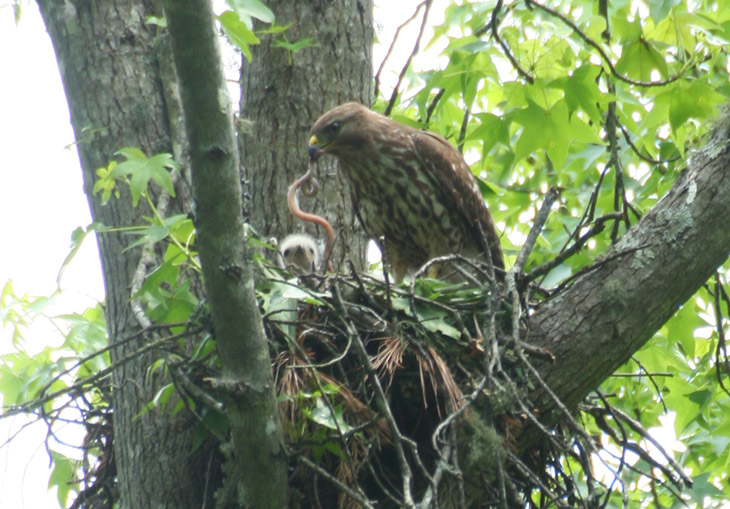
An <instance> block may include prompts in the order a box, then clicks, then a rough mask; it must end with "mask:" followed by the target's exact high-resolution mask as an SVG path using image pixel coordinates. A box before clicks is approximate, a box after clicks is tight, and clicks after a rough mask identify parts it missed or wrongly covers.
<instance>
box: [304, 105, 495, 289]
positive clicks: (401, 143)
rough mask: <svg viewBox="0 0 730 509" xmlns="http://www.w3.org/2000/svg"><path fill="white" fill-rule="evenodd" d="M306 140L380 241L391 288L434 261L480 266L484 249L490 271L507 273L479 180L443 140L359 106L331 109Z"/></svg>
mask: <svg viewBox="0 0 730 509" xmlns="http://www.w3.org/2000/svg"><path fill="white" fill-rule="evenodd" d="M310 134H311V138H310V140H309V155H310V158H311V159H312V160H316V159H317V158H319V157H320V156H322V155H323V154H331V155H333V156H335V157H337V158H338V159H339V161H340V165H341V167H342V171H343V172H344V174H345V177H346V178H347V180H348V181H349V183H350V186H351V191H352V197H353V202H354V205H355V209H356V212H357V214H358V217H359V218H360V221H361V223H362V224H363V226H364V228H365V230H366V232H367V233H368V235H370V236H372V237H374V238H375V239H376V240H377V239H379V238H380V237H383V238H384V240H385V246H384V247H385V253H386V255H387V259H388V261H389V262H390V264H391V267H392V270H393V277H394V279H395V280H396V282H400V281H401V280H402V279H403V276H404V275H405V274H406V273H408V272H412V271H415V270H417V269H418V268H419V267H420V266H422V265H423V264H424V263H425V262H427V261H428V260H430V259H432V258H434V257H437V256H443V255H449V254H453V253H459V254H462V255H464V256H466V257H469V258H481V259H482V260H484V259H485V258H484V256H483V255H484V253H485V252H486V251H485V249H486V248H487V247H488V248H489V252H490V253H491V256H492V262H493V263H494V266H495V268H497V269H503V268H504V259H503V258H502V249H501V247H500V245H499V236H498V235H497V229H496V228H495V226H494V221H493V220H492V216H491V215H490V214H489V211H488V210H487V207H486V205H485V203H484V198H483V197H482V193H481V191H480V190H479V186H478V185H477V182H476V179H475V178H474V175H473V174H472V172H471V170H470V169H469V165H467V164H466V161H464V158H463V157H462V155H461V154H460V153H459V151H458V150H456V148H454V147H453V146H452V145H451V144H450V143H449V142H448V141H446V139H444V138H443V137H441V136H439V135H437V134H434V133H431V132H427V131H420V130H418V129H413V128H412V127H408V126H406V125H403V124H400V123H398V122H396V121H394V120H392V119H390V118H388V117H385V116H383V115H379V114H378V113H375V112H373V111H370V110H369V109H367V108H366V107H365V106H363V105H361V104H358V103H346V104H343V105H341V106H337V107H336V108H333V109H332V110H330V111H328V112H327V113H325V114H324V115H323V116H322V117H321V118H320V119H319V120H317V122H316V123H315V124H314V126H313V127H312V130H311V133H310ZM485 242H486V245H485ZM381 247H383V246H381ZM431 275H435V273H434V271H431Z"/></svg>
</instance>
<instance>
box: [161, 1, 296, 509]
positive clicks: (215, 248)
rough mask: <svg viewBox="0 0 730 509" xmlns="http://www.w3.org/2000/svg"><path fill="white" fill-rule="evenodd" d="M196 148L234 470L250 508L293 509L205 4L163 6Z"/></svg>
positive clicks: (204, 261)
mask: <svg viewBox="0 0 730 509" xmlns="http://www.w3.org/2000/svg"><path fill="white" fill-rule="evenodd" d="M164 8H165V16H166V18H167V21H168V28H169V32H170V38H171V42H172V49H173V55H174V59H175V67H176V68H177V72H178V76H179V78H180V92H181V93H180V96H181V99H182V104H183V111H184V114H185V127H186V132H187V135H188V140H189V147H190V166H191V171H192V180H193V192H194V195H195V203H196V213H197V217H196V221H195V227H196V231H197V235H198V236H197V238H198V245H199V253H200V264H201V267H202V270H203V276H204V281H205V290H206V295H207V297H208V302H209V303H210V312H211V318H212V322H213V328H214V331H215V337H216V344H217V348H218V354H219V357H220V360H221V364H222V368H223V376H224V378H226V379H230V380H231V381H233V382H236V383H238V384H239V385H240V387H243V388H244V390H242V391H241V392H240V393H238V394H236V397H231V396H230V395H228V396H229V397H228V399H227V400H226V402H225V403H226V412H227V414H228V418H229V422H230V424H231V436H232V437H233V450H234V461H235V463H236V466H237V468H238V469H239V471H240V472H241V473H242V475H241V479H239V480H238V481H239V482H240V483H241V484H242V486H243V491H244V492H245V495H246V504H247V505H250V506H252V507H261V508H266V507H277V508H278V507H285V506H286V505H287V475H286V461H285V460H286V457H285V453H284V450H283V447H282V444H283V437H282V432H281V424H280V421H279V414H278V411H277V404H276V399H275V395H274V384H273V376H272V373H271V366H270V363H269V350H268V346H267V342H266V336H265V333H264V328H263V324H262V322H261V316H260V314H259V310H258V305H257V302H256V296H255V294H254V284H253V273H252V269H251V266H250V264H249V263H248V261H247V258H246V256H245V252H244V251H245V239H244V228H243V220H242V218H241V210H242V203H241V194H242V193H241V182H240V178H239V173H238V171H239V161H238V147H237V145H236V137H235V133H234V129H233V115H232V113H231V108H230V102H229V100H228V93H227V90H226V84H225V80H224V78H223V70H222V67H221V66H222V64H221V58H220V51H219V49H218V42H217V39H216V31H215V25H214V18H213V12H212V7H211V4H210V2H209V1H208V0H165V2H164Z"/></svg>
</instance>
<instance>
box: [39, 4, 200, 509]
mask: <svg viewBox="0 0 730 509" xmlns="http://www.w3.org/2000/svg"><path fill="white" fill-rule="evenodd" d="M38 4H39V6H40V10H41V13H42V15H43V18H44V21H45V24H46V27H47V30H48V32H49V34H50V36H51V39H52V42H53V46H54V49H55V53H56V57H57V59H58V63H59V69H60V72H61V78H62V80H63V84H64V88H65V91H66V97H67V100H68V104H69V109H70V113H71V123H72V125H73V128H74V133H75V136H76V141H77V144H76V147H77V149H78V152H79V158H80V161H81V167H82V169H83V177H84V189H85V191H86V194H87V196H88V200H89V205H90V208H91V215H92V217H93V218H94V221H95V222H99V223H102V224H104V225H105V226H107V227H125V226H130V225H139V224H143V223H144V221H143V219H142V216H143V215H144V214H148V213H149V210H144V208H143V207H141V206H140V207H138V208H136V209H135V208H134V207H133V206H132V203H131V200H130V197H129V193H128V192H127V191H128V190H127V189H121V188H120V191H121V193H122V195H121V197H120V198H119V199H112V200H110V202H109V203H108V204H107V205H104V206H102V205H101V202H100V198H99V196H94V194H93V187H94V183H95V181H96V170H97V169H98V168H100V167H106V166H107V165H108V164H109V161H110V160H112V159H113V158H114V153H115V152H116V151H117V150H119V149H120V148H122V147H138V148H140V149H142V150H143V151H144V152H145V153H146V154H148V155H151V154H156V153H159V152H172V149H171V145H172V143H171V134H170V127H169V124H168V122H167V119H168V112H167V110H166V105H167V104H166V103H167V102H169V99H167V98H165V97H164V96H163V89H162V86H163V85H162V81H163V79H162V78H161V75H160V64H159V63H158V61H157V59H156V51H155V34H156V33H157V31H158V29H157V27H156V26H153V25H146V24H145V18H146V17H147V16H149V15H157V16H159V15H160V14H161V7H160V6H159V5H158V3H157V2H155V1H150V0H145V1H141V0H114V1H105V2H88V1H65V2H58V1H56V0H38ZM181 187H182V186H181ZM181 191H182V190H181ZM183 195H184V194H183V193H182V192H179V193H178V200H180V197H181V196H183ZM173 207H174V208H176V209H177V210H183V209H184V208H185V207H184V206H182V205H181V204H180V203H179V202H178V203H177V204H173ZM134 240H136V239H135V237H133V236H131V235H124V234H122V233H103V234H100V235H99V236H98V241H99V250H100V256H101V262H102V269H103V272H104V285H105V288H106V305H105V312H106V321H107V328H108V332H109V340H110V343H111V344H112V345H118V346H117V347H116V348H113V349H112V350H111V351H110V355H111V360H112V362H113V363H115V362H116V361H118V360H119V359H121V358H123V357H125V356H126V355H127V354H129V353H132V352H134V351H135V350H137V349H138V348H139V347H140V346H142V345H143V344H144V343H145V342H146V341H148V340H149V337H146V336H141V337H140V338H138V339H133V340H131V341H128V342H123V341H122V340H124V339H125V338H127V337H129V336H131V335H132V334H133V333H135V332H138V331H139V330H140V329H141V328H142V327H141V325H140V323H138V321H137V320H136V319H135V316H134V313H133V310H132V308H131V305H130V301H131V295H130V289H131V288H132V286H133V278H134V276H135V273H136V272H137V270H138V265H139V263H140V259H141V254H142V249H141V248H134V249H130V250H126V251H125V248H126V247H127V246H128V245H129V244H130V243H132V242H133V241H134ZM155 358H156V354H148V355H146V356H143V357H141V358H140V359H138V360H136V361H134V362H128V363H126V364H123V365H120V366H119V367H118V368H116V369H115V370H114V372H113V375H112V383H113V387H114V391H113V394H112V403H113V409H114V411H113V418H114V420H113V423H114V447H115V449H114V456H115V461H116V466H117V477H118V488H119V497H120V498H119V506H120V507H135V508H146V507H150V508H152V507H154V508H157V507H201V506H202V505H203V501H204V497H205V493H204V491H205V483H206V481H207V480H206V477H205V475H201V472H206V471H207V468H206V466H207V464H208V461H207V459H206V458H203V457H201V456H202V455H201V454H200V453H195V454H191V452H190V444H191V443H192V442H193V441H192V437H193V429H194V421H193V420H192V419H191V416H190V415H189V414H188V413H186V412H178V413H177V414H175V415H169V414H167V413H164V414H163V413H160V412H157V411H150V412H146V413H143V414H142V415H140V413H141V411H142V410H143V409H144V407H145V405H146V404H147V403H148V402H149V401H151V400H152V399H153V397H154V395H155V394H156V392H157V391H158V390H159V388H160V382H161V379H160V377H161V375H160V374H159V373H161V372H162V371H163V370H157V371H156V373H155V374H154V375H150V374H149V373H150V371H149V368H150V365H151V363H152V362H153V361H154V359H155Z"/></svg>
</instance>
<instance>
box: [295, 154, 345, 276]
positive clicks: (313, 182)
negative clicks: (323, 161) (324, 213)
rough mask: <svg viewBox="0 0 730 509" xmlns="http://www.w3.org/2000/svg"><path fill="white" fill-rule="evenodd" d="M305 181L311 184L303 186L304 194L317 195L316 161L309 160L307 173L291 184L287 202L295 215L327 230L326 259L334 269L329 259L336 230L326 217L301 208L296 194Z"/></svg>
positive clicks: (328, 267)
mask: <svg viewBox="0 0 730 509" xmlns="http://www.w3.org/2000/svg"><path fill="white" fill-rule="evenodd" d="M305 183H308V184H309V189H305V188H304V187H302V193H303V194H304V196H309V197H311V196H314V195H316V194H317V191H319V182H317V179H316V178H315V177H314V161H312V160H311V159H310V160H309V165H308V167H307V173H305V174H304V175H303V176H301V177H299V178H298V179H297V180H295V181H294V183H293V184H292V185H291V186H289V193H288V195H287V203H288V204H289V210H291V213H292V214H293V215H294V217H298V218H299V219H302V220H304V221H309V222H311V223H314V224H318V225H320V226H321V227H322V228H324V230H325V231H326V232H327V243H326V244H325V248H324V259H325V260H327V269H328V270H330V271H332V264H331V263H330V261H329V257H330V251H331V250H332V244H334V242H335V232H334V231H333V230H332V225H330V223H329V221H327V220H326V219H325V218H323V217H321V216H318V215H316V214H310V213H309V212H304V211H303V210H302V209H300V208H299V201H298V200H297V196H296V195H297V189H299V187H301V186H302V185H303V184H305Z"/></svg>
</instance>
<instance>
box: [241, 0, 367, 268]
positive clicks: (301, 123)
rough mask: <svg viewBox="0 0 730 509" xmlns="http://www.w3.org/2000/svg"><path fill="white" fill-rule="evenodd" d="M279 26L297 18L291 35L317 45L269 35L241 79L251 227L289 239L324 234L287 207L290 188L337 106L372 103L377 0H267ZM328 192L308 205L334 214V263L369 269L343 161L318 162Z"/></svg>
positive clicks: (288, 36)
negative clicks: (296, 46)
mask: <svg viewBox="0 0 730 509" xmlns="http://www.w3.org/2000/svg"><path fill="white" fill-rule="evenodd" d="M266 4H267V5H268V6H269V7H270V8H271V9H272V11H273V12H274V14H275V15H276V23H277V24H278V25H287V24H289V23H293V25H292V26H291V28H289V30H287V31H286V32H285V33H284V34H283V37H286V39H287V40H288V41H289V42H295V41H298V40H300V39H304V38H307V37H313V39H314V40H313V44H315V45H314V46H310V47H307V48H305V49H303V50H301V51H298V52H297V53H294V54H291V53H290V52H289V51H287V50H285V49H283V48H279V47H276V46H275V41H276V40H278V39H281V37H282V36H281V35H276V36H264V37H263V39H262V41H261V45H259V46H254V47H253V48H252V50H253V51H252V52H253V60H252V62H251V63H248V62H246V61H244V63H243V70H242V79H241V107H240V111H241V120H242V123H241V128H240V135H239V141H240V144H241V147H242V155H241V161H242V164H243V166H244V176H245V179H246V182H245V184H246V185H247V187H248V189H246V191H247V194H248V195H249V196H250V203H249V204H244V207H245V209H246V211H247V212H248V214H249V215H250V222H251V224H252V225H253V226H254V227H255V228H256V229H257V230H258V231H259V233H260V234H262V235H264V236H274V237H278V238H282V237H283V236H285V235H287V234H289V233H292V232H301V231H307V232H309V233H311V234H312V235H314V236H315V237H319V238H320V239H323V237H324V233H323V232H322V231H321V230H320V231H319V232H318V231H317V229H316V228H315V227H314V226H313V225H311V224H304V223H303V222H302V221H301V220H299V219H295V218H294V217H293V216H292V215H291V213H290V212H289V209H288V207H287V204H286V195H287V189H288V186H289V185H290V184H291V183H292V182H293V181H294V180H296V179H297V178H298V177H300V176H301V175H303V174H304V173H305V172H306V171H307V160H308V155H307V143H308V134H309V129H310V127H311V126H312V124H313V123H314V121H315V120H317V118H319V116H320V115H321V114H322V113H324V112H325V111H327V110H329V109H330V108H332V107H333V106H336V105H337V104H340V103H343V102H347V101H358V102H361V103H364V104H366V105H370V103H371V102H372V97H371V94H372V91H371V90H372V42H373V27H372V2H371V1H370V0H337V1H332V2H321V1H320V0H306V1H298V2H291V1H289V0H272V1H268V2H266ZM318 180H319V183H320V189H319V192H318V193H317V195H316V197H315V198H304V197H302V196H301V193H300V200H301V206H302V209H304V210H306V211H310V212H314V213H316V214H319V215H321V216H323V217H325V218H326V219H328V220H329V221H330V222H331V223H332V225H333V227H334V230H335V236H336V242H335V248H334V250H333V254H332V257H331V261H332V263H333V265H334V269H335V271H337V270H338V269H340V270H344V269H345V267H344V265H343V263H342V262H343V261H344V260H345V259H346V258H350V259H352V260H353V262H354V263H355V266H356V267H358V268H360V269H362V268H364V267H365V261H366V259H365V251H366V246H367V238H366V237H365V236H364V234H363V231H362V228H361V227H360V225H358V224H357V221H356V219H355V215H354V214H353V211H352V202H351V200H350V191H349V187H348V185H347V183H346V182H345V181H344V178H343V176H342V174H341V173H340V172H338V171H337V170H336V164H335V163H334V162H332V161H322V162H320V163H318Z"/></svg>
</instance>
